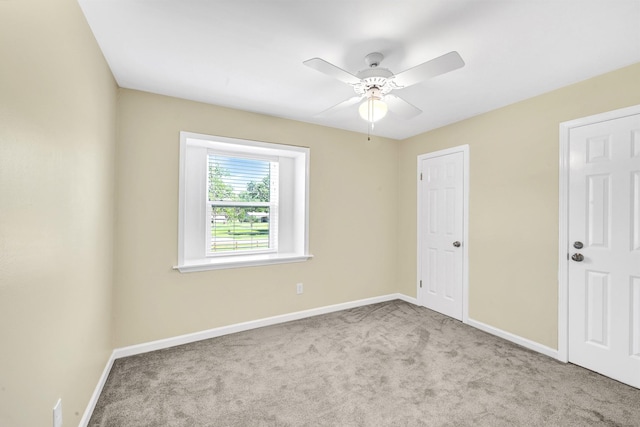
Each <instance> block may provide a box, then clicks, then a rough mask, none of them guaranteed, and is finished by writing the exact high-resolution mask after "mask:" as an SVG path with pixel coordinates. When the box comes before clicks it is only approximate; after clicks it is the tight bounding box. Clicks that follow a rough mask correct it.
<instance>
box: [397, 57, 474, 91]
mask: <svg viewBox="0 0 640 427" xmlns="http://www.w3.org/2000/svg"><path fill="white" fill-rule="evenodd" d="M462 67H464V61H463V60H462V58H461V57H460V54H459V53H458V52H456V51H453V52H449V53H445V54H444V55H442V56H439V57H437V58H434V59H432V60H431V61H427V62H424V63H422V64H420V65H416V66H415V67H413V68H409V69H408V70H406V71H403V72H401V73H398V74H396V75H395V77H394V78H393V81H394V82H395V84H396V86H398V87H407V86H411V85H414V84H416V83H420V82H422V81H424V80H427V79H430V78H432V77H435V76H439V75H440V74H444V73H448V72H449V71H453V70H457V69H458V68H462Z"/></svg>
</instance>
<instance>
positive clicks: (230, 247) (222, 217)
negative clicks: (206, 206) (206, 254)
mask: <svg viewBox="0 0 640 427" xmlns="http://www.w3.org/2000/svg"><path fill="white" fill-rule="evenodd" d="M269 248H270V245H269V208H268V207H264V206H261V207H245V206H243V207H238V206H235V207H234V206H224V207H221V206H212V207H211V247H210V248H209V250H210V251H211V252H228V251H250V250H258V249H269Z"/></svg>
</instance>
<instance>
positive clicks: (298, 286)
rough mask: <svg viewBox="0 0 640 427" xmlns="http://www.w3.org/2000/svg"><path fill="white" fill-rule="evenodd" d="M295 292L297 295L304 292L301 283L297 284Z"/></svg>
mask: <svg viewBox="0 0 640 427" xmlns="http://www.w3.org/2000/svg"><path fill="white" fill-rule="evenodd" d="M296 292H297V294H298V295H300V294H301V293H302V292H304V289H303V288H302V283H298V284H297V285H296Z"/></svg>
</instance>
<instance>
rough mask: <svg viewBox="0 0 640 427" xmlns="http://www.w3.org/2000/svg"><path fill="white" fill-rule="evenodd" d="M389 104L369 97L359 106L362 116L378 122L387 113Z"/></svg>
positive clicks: (369, 120) (367, 119)
mask: <svg viewBox="0 0 640 427" xmlns="http://www.w3.org/2000/svg"><path fill="white" fill-rule="evenodd" d="M387 110H388V108H387V104H386V103H385V102H384V101H382V100H380V99H376V98H369V99H367V100H366V101H365V102H363V103H362V104H360V107H359V108H358V112H359V113H360V117H362V118H363V119H364V120H366V121H368V122H372V123H373V122H377V121H378V120H380V119H381V118H383V117H384V116H386V115H387Z"/></svg>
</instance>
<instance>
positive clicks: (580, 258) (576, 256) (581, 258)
mask: <svg viewBox="0 0 640 427" xmlns="http://www.w3.org/2000/svg"><path fill="white" fill-rule="evenodd" d="M571 259H572V260H574V261H575V262H582V261H584V256H583V255H582V254H573V255H571Z"/></svg>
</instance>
